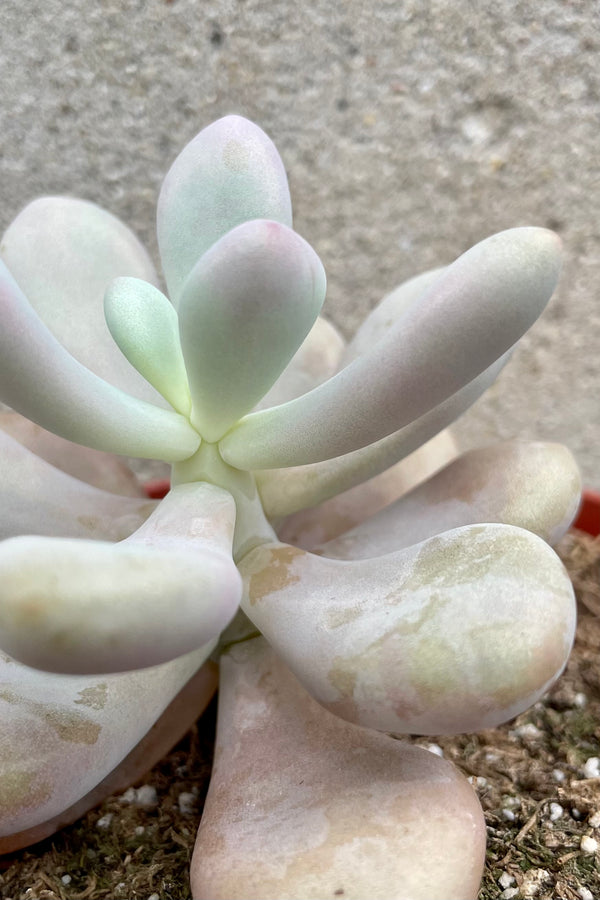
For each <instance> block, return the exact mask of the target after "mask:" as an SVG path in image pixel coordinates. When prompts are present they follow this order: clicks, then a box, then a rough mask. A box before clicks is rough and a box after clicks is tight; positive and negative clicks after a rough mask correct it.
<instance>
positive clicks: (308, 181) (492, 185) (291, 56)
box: [0, 0, 600, 487]
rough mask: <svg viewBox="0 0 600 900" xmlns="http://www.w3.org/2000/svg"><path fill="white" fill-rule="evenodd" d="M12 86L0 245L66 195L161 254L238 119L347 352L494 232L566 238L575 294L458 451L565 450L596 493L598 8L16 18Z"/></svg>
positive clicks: (392, 7) (0, 78)
mask: <svg viewBox="0 0 600 900" xmlns="http://www.w3.org/2000/svg"><path fill="white" fill-rule="evenodd" d="M0 84H1V85H2V93H1V96H0V228H4V227H5V226H6V225H7V224H8V223H9V222H10V220H11V219H12V218H13V216H14V215H15V214H16V213H17V212H18V211H19V209H20V208H21V207H22V206H23V205H24V204H25V203H26V202H27V201H29V200H30V199H32V198H33V197H35V196H37V195H39V194H43V193H55V192H64V193H70V194H73V195H76V196H81V197H85V198H87V199H91V200H94V201H96V202H98V203H100V204H101V205H103V206H105V207H106V208H107V209H109V210H111V211H112V212H114V213H116V214H117V215H119V216H120V217H121V218H123V219H124V220H125V221H127V222H128V223H129V224H130V225H131V226H132V227H133V228H134V229H135V230H136V231H137V232H138V234H139V235H140V237H141V238H142V239H143V240H145V241H146V243H147V244H148V245H149V246H150V247H151V248H152V249H153V250H155V246H156V245H155V239H154V205H155V201H156V196H157V193H158V188H159V185H160V182H161V179H162V176H163V174H164V173H165V172H166V170H167V168H168V166H169V165H170V163H171V161H172V159H173V158H174V157H175V155H176V154H177V152H178V151H179V149H181V147H182V146H183V145H184V143H185V142H186V141H187V140H189V139H190V138H191V137H193V135H194V134H195V133H196V132H197V131H198V130H200V128H202V127H203V126H204V125H206V124H208V123H209V122H210V121H212V120H213V119H215V118H218V117H219V116H221V115H223V114H225V113H228V112H238V113H241V114H243V115H246V116H248V117H249V118H252V119H254V120H255V121H256V122H257V123H259V124H260V125H261V126H262V127H263V128H264V129H265V130H266V131H267V132H268V133H269V134H270V135H271V137H272V138H273V139H274V141H275V143H276V144H277V146H278V148H279V151H280V153H281V155H282V157H283V159H284V162H285V165H286V168H287V171H288V174H289V178H290V183H291V189H292V197H293V201H294V208H295V226H296V228H297V230H298V231H299V232H300V233H301V234H302V235H303V236H304V237H305V238H306V239H307V240H309V241H310V243H311V244H312V245H313V246H314V247H315V249H316V250H317V252H318V253H319V254H320V256H321V258H322V260H323V262H324V265H325V268H326V270H327V272H328V278H329V291H328V299H327V302H326V313H327V314H328V315H329V317H330V318H332V319H333V321H335V323H336V324H337V325H338V326H339V327H340V328H341V329H342V331H343V332H344V333H345V334H346V335H348V334H350V333H352V331H353V330H354V328H355V327H356V325H357V324H358V322H359V321H360V320H361V318H362V317H363V315H364V314H365V313H366V311H367V310H368V309H369V308H370V307H371V306H372V305H374V303H375V302H376V301H377V300H378V299H379V298H380V297H381V296H382V295H383V294H384V293H386V292H387V291H388V290H390V289H391V288H392V287H393V286H394V285H396V284H397V283H399V282H400V281H402V280H403V279H404V278H407V277H409V276H410V275H412V274H416V273H417V272H418V271H421V270H423V269H427V268H431V267H432V266H436V265H439V264H442V263H445V262H449V261H451V260H452V259H453V258H454V257H456V256H457V255H458V254H459V253H461V252H462V251H463V250H465V249H467V247H469V246H470V245H471V244H473V243H475V242H476V241H478V240H480V239H482V238H483V237H485V236H487V235H488V234H491V233H492V232H494V231H498V230H500V229H502V228H507V227H511V226H514V225H522V224H539V225H545V226H549V227H552V228H555V229H556V230H557V231H558V232H559V233H560V234H561V236H562V238H563V240H564V243H565V259H566V261H565V268H564V273H563V277H562V280H561V283H560V288H559V291H558V293H557V294H556V295H555V298H554V299H553V301H552V303H551V306H550V308H549V309H548V310H547V312H546V313H545V314H544V316H543V318H542V319H541V320H540V321H539V322H538V323H537V324H536V325H535V326H534V328H533V329H532V330H531V331H530V333H529V334H528V335H527V336H526V338H525V339H524V340H523V342H522V344H521V346H520V349H519V350H518V351H517V352H516V354H515V356H514V358H513V360H512V362H511V364H510V365H509V366H508V368H507V369H506V370H505V372H504V373H503V375H502V376H501V378H500V379H499V381H498V382H497V384H496V385H495V386H494V387H493V388H492V390H491V391H489V392H488V394H487V395H486V396H485V397H484V398H483V399H482V400H481V401H479V403H478V404H477V405H476V407H475V408H474V409H473V410H472V411H470V412H469V413H467V414H466V415H465V416H464V417H463V419H462V420H461V422H460V424H459V434H460V437H461V439H462V442H463V444H464V445H465V446H474V445H477V444H481V443H485V442H489V441H491V440H493V439H495V438H498V437H510V436H521V437H526V438H535V437H539V438H543V439H546V440H558V441H561V442H563V443H566V444H567V445H568V446H569V447H571V449H572V450H573V451H574V452H575V454H576V456H577V458H578V460H579V462H580V464H581V466H582V469H583V471H584V477H585V481H586V483H587V484H588V485H590V486H595V487H600V450H599V445H600V402H599V400H598V394H599V392H600V338H599V335H600V303H599V301H598V292H599V290H600V225H599V219H600V216H599V206H600V162H599V157H600V154H599V152H598V147H599V142H600V136H599V135H600V15H599V13H598V7H597V4H596V2H594V0H570V2H566V0H535V2H534V0H529V2H513V0H496V2H489V0H483V2H475V0H447V2H442V0H437V2H436V0H434V2H425V0H404V2H403V0H393V2H390V0H383V2H379V3H374V4H371V5H370V6H367V7H366V8H363V5H362V4H361V3H359V2H358V0H348V2H339V3H331V2H330V0H313V2H310V0H309V2H307V3H304V4H303V3H298V2H292V0H282V2H275V0H170V2H169V0H121V2H119V0H95V2H93V3H92V2H89V0H70V2H68V0H67V2H65V0H28V2H27V3H23V2H22V0H1V3H0Z"/></svg>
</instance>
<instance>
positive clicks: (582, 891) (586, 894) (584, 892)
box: [577, 887, 594, 900]
mask: <svg viewBox="0 0 600 900" xmlns="http://www.w3.org/2000/svg"><path fill="white" fill-rule="evenodd" d="M577 893H578V894H579V896H580V897H581V900H594V895H593V894H592V892H591V891H590V890H589V888H586V887H580V888H578V889H577Z"/></svg>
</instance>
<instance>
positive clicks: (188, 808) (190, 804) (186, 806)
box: [177, 791, 196, 816]
mask: <svg viewBox="0 0 600 900" xmlns="http://www.w3.org/2000/svg"><path fill="white" fill-rule="evenodd" d="M177 805H178V806H179V812H180V813H181V814H182V815H183V816H191V815H192V814H193V813H194V812H195V810H196V797H195V796H194V794H190V793H189V791H182V792H181V794H180V795H179V797H178V798H177Z"/></svg>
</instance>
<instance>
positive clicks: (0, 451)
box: [0, 431, 156, 541]
mask: <svg viewBox="0 0 600 900" xmlns="http://www.w3.org/2000/svg"><path fill="white" fill-rule="evenodd" d="M0 459H1V460H2V466H1V467H0V509H1V510H2V515H1V516H0V539H1V540H4V539H5V538H9V537H15V536H17V535H22V534H37V535H46V536H47V537H73V538H88V539H91V540H107V541H120V540H123V539H124V538H126V537H128V536H129V535H130V534H132V532H134V531H135V530H136V529H137V528H139V527H140V526H141V525H142V523H143V522H144V521H145V520H146V519H147V518H148V516H149V515H150V513H151V512H152V511H153V509H154V507H155V506H156V503H154V502H152V501H151V500H148V499H147V498H146V499H142V498H133V497H119V496H117V495H116V494H111V493H109V492H108V491H102V490H98V488H94V487H92V486H91V485H89V484H85V483H84V482H83V481H79V480H78V479H76V478H72V477H71V476H70V475H67V474H65V473H64V472H61V471H60V470H59V469H56V468H54V466H51V465H50V464H49V463H47V462H46V461H45V460H43V459H41V458H40V457H39V456H36V455H35V454H34V453H31V452H30V451H29V450H27V449H26V448H25V447H23V446H22V445H21V444H19V443H18V442H17V441H15V440H13V439H12V438H11V437H9V435H8V434H6V433H5V432H3V431H0Z"/></svg>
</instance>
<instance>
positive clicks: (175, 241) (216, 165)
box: [157, 116, 292, 305]
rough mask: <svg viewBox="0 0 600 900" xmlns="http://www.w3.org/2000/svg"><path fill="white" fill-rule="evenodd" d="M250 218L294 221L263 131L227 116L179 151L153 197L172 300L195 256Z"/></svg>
mask: <svg viewBox="0 0 600 900" xmlns="http://www.w3.org/2000/svg"><path fill="white" fill-rule="evenodd" d="M251 219H274V220H275V221H276V222H281V223H283V224H284V225H288V226H291V224H292V207H291V201H290V193H289V188H288V184H287V178H286V174H285V169H284V168H283V163H282V162H281V159H280V156H279V154H278V152H277V149H276V148H275V145H274V144H273V142H272V141H271V140H270V138H268V137H267V135H266V134H265V133H264V131H262V130H261V129H260V128H259V127H258V126H257V125H254V124H253V123H252V122H249V121H248V120H247V119H244V118H242V117H241V116H225V117H224V118H222V119H219V120H218V121H217V122H213V123H212V125H209V126H208V127H207V128H205V129H204V130H203V131H201V132H200V134H198V135H197V136H196V137H195V138H194V139H193V140H192V141H190V143H189V144H188V145H187V146H186V147H185V148H184V149H183V150H182V152H181V153H180V154H179V156H178V157H177V159H176V160H175V162H174V163H173V165H172V166H171V168H170V169H169V171H168V173H167V175H166V178H165V180H164V182H163V185H162V188H161V192H160V197H159V198H158V213H157V228H158V243H159V247H160V255H161V260H162V264H163V271H164V274H165V279H166V282H167V286H168V288H169V296H170V297H171V300H172V301H173V303H175V305H177V304H178V303H179V297H180V295H181V291H182V289H183V285H184V283H185V281H186V280H187V278H188V275H189V274H190V272H191V271H192V269H193V268H194V266H195V265H196V263H197V262H198V260H199V259H200V257H201V256H202V255H203V254H204V253H206V251H207V250H208V248H209V247H211V246H212V244H214V243H215V242H216V241H218V240H219V238H221V237H223V235H224V234H226V233H227V232H228V231H230V230H231V229H232V228H235V227H236V225H240V224H241V223H242V222H248V221H250V220H251Z"/></svg>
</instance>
